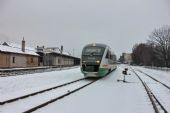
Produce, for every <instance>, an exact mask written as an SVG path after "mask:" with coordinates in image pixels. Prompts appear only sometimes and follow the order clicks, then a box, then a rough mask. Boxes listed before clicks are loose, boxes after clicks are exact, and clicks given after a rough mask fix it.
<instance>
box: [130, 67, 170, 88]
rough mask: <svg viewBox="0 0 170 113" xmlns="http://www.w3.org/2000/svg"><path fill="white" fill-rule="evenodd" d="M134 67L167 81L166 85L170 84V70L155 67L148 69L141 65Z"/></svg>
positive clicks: (164, 81)
mask: <svg viewBox="0 0 170 113" xmlns="http://www.w3.org/2000/svg"><path fill="white" fill-rule="evenodd" d="M133 68H134V69H137V70H142V71H143V72H145V73H147V74H149V75H150V76H152V77H154V78H156V79H158V80H160V81H161V82H163V83H165V84H166V85H168V86H170V71H161V70H155V69H148V68H144V67H139V66H133Z"/></svg>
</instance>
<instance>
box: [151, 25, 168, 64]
mask: <svg viewBox="0 0 170 113" xmlns="http://www.w3.org/2000/svg"><path fill="white" fill-rule="evenodd" d="M149 38H150V39H149V40H148V42H149V43H151V44H153V45H154V47H155V53H156V55H157V57H158V58H159V59H162V60H163V62H164V64H165V66H167V67H168V66H169V63H168V61H169V59H170V58H169V56H170V55H169V51H170V50H169V48H170V26H168V25H165V26H163V27H161V28H159V29H155V30H154V31H153V32H152V33H151V34H150V35H149Z"/></svg>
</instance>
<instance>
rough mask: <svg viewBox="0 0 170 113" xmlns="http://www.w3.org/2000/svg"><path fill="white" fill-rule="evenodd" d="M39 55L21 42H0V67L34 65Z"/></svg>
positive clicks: (36, 64) (23, 41) (36, 63)
mask: <svg viewBox="0 0 170 113" xmlns="http://www.w3.org/2000/svg"><path fill="white" fill-rule="evenodd" d="M38 59H39V55H38V54H37V53H36V50H35V49H34V48H31V47H27V46H26V45H25V40H24V38H23V40H22V43H21V44H14V43H8V42H4V43H2V44H0V68H18V67H23V68H24V67H36V66H38Z"/></svg>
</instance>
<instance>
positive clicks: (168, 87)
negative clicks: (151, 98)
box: [137, 70, 170, 90]
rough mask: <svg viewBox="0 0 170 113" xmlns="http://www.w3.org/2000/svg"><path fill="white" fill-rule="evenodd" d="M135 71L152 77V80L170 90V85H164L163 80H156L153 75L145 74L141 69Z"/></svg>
mask: <svg viewBox="0 0 170 113" xmlns="http://www.w3.org/2000/svg"><path fill="white" fill-rule="evenodd" d="M137 71H139V72H140V73H143V74H144V75H146V76H148V77H149V78H151V79H153V80H154V81H156V82H158V83H160V84H161V85H163V86H164V87H166V88H167V89H169V90H170V86H168V85H166V84H165V83H163V82H161V81H159V80H157V79H156V78H154V77H153V76H151V75H149V74H147V73H145V72H143V71H141V70H137Z"/></svg>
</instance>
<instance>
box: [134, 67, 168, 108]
mask: <svg viewBox="0 0 170 113" xmlns="http://www.w3.org/2000/svg"><path fill="white" fill-rule="evenodd" d="M138 69H139V68H138ZM142 71H145V70H144V69H143V70H142ZM153 72H154V70H153ZM137 73H138V75H139V76H140V77H141V78H142V80H143V81H145V82H146V84H147V85H148V86H149V88H150V89H151V91H152V92H153V93H154V95H155V96H156V97H157V98H158V100H159V101H160V102H161V104H162V105H163V106H164V107H165V109H166V110H167V111H170V90H169V89H167V88H166V87H164V86H163V85H162V84H160V83H158V82H156V81H154V80H153V79H150V78H149V77H147V76H146V75H145V74H143V73H140V72H137ZM164 76H165V75H164ZM167 76H169V75H167Z"/></svg>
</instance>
